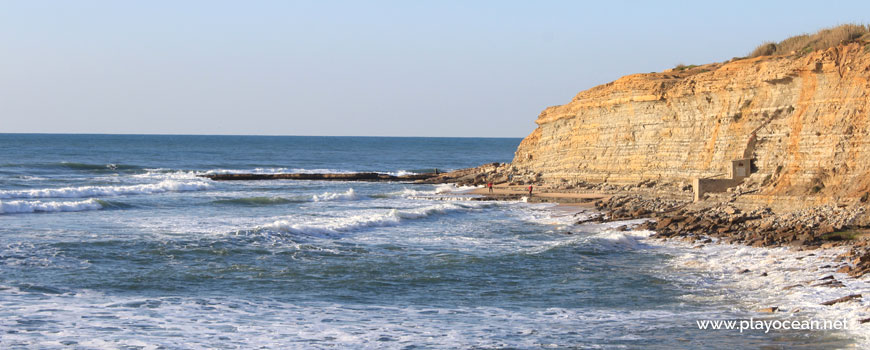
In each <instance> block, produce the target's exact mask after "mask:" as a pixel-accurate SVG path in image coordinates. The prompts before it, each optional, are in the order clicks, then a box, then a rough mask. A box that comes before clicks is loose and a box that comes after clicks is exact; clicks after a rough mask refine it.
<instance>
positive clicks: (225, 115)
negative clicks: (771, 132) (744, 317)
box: [0, 0, 870, 137]
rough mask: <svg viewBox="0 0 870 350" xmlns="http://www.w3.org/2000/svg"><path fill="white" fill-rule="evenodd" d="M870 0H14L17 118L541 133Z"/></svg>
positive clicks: (9, 110)
mask: <svg viewBox="0 0 870 350" xmlns="http://www.w3.org/2000/svg"><path fill="white" fill-rule="evenodd" d="M841 23H870V1H866V0H864V1H829V2H818V1H812V2H810V1H758V0H755V1H728V2H722V1H716V2H701V1H671V2H666V1H596V2H584V1H522V2H518V1H449V0H442V1H376V0H370V1H328V0H321V1H265V0H263V1H214V0H210V1H159V0H158V1H108V0H106V1H89V0H78V1H60V0H59V1H41V0H27V1H25V0H21V1H7V0H0V133H121V134H231V135H323V136H326V135H334V136H456V137H524V136H526V135H528V134H529V133H530V132H531V131H532V130H533V129H534V127H535V124H534V120H535V119H536V118H537V115H538V114H539V113H540V112H541V111H542V110H543V109H544V108H546V107H547V106H552V105H559V104H564V103H568V102H570V100H571V98H572V97H573V96H574V95H576V94H577V93H578V92H580V91H582V90H585V89H588V88H591V87H593V86H596V85H599V84H603V83H607V82H609V81H613V80H615V79H618V78H619V77H620V76H623V75H627V74H632V73H644V72H652V71H662V70H665V69H668V68H672V67H674V66H675V65H677V64H680V63H684V64H700V63H710V62H719V61H724V60H728V59H730V58H732V57H735V56H745V55H747V54H748V53H749V52H750V51H751V50H752V49H753V48H755V47H756V46H757V45H758V44H760V43H762V42H764V41H779V40H782V39H785V38H786V37H789V36H792V35H795V34H800V33H806V32H815V31H816V30H818V29H820V28H823V27H829V26H833V25H837V24H841Z"/></svg>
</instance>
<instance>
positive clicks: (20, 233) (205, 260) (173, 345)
mask: <svg viewBox="0 0 870 350" xmlns="http://www.w3.org/2000/svg"><path fill="white" fill-rule="evenodd" d="M519 141H520V140H519V139H466V138H357V137H235V136H135V135H130V136H112V135H8V134H7V135H3V134H0V150H2V152H0V347H2V348H18V347H20V348H67V347H73V348H132V349H140V348H141V349H164V348H165V349H187V348H239V349H249V348H259V347H265V348H299V349H311V348H328V349H334V348H347V349H360V348H376V349H377V348H396V349H426V348H481V349H495V348H521V349H526V348H605V349H611V348H616V349H623V348H624V349H635V348H662V349H694V348H700V347H704V348H719V349H735V348H741V349H742V348H764V349H779V348H808V349H811V348H816V347H817V346H819V345H822V346H827V347H832V348H836V347H841V346H844V345H846V344H848V343H849V341H848V339H843V338H841V337H839V336H837V335H836V334H827V333H814V334H809V335H808V334H806V333H776V334H763V333H757V332H756V333H747V334H738V333H736V331H699V330H698V329H697V327H696V326H695V321H694V320H696V319H699V318H739V317H744V316H746V310H744V309H743V308H740V307H735V305H737V304H739V300H736V299H735V298H734V297H729V296H728V295H725V292H724V291H723V290H721V289H717V288H718V287H716V285H715V283H706V282H704V281H706V280H707V279H709V276H706V275H705V274H703V272H697V273H696V272H691V271H686V270H681V269H676V268H673V267H672V266H671V265H670V264H669V261H670V260H671V259H672V256H673V254H675V251H674V250H673V249H667V248H661V247H658V246H656V245H653V244H650V243H648V242H646V241H645V240H644V239H642V235H638V234H632V233H623V232H618V231H615V230H613V229H612V228H613V227H615V226H618V225H619V223H616V224H610V225H585V226H573V225H571V223H572V222H574V221H575V220H576V219H577V218H579V216H576V215H574V214H575V212H573V211H563V210H556V209H554V208H553V207H552V206H549V205H541V204H527V203H521V202H478V201H465V200H445V199H446V198H445V194H444V193H445V192H449V191H452V190H456V189H453V188H450V186H444V185H442V186H433V185H414V184H405V183H354V182H319V181H289V180H282V181H254V182H213V181H210V180H207V179H203V178H199V177H197V176H196V175H198V174H208V173H226V172H264V173H268V172H303V171H311V172H349V171H377V172H385V173H393V174H397V173H408V172H422V171H430V170H431V169H434V168H438V169H441V170H450V169H456V168H463V167H470V166H476V165H479V164H482V163H487V162H494V161H498V162H506V161H510V160H511V158H512V156H513V151H514V150H515V149H516V146H517V145H518V143H519ZM454 199H455V198H454ZM582 215H583V214H581V216H582ZM569 233H570V234H569ZM699 281H700V282H704V283H699ZM701 285H703V286H705V287H703V288H702V287H699V286H701Z"/></svg>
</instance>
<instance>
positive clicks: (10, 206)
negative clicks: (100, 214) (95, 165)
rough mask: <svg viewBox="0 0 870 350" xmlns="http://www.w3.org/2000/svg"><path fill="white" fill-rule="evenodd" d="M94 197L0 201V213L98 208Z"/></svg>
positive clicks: (98, 202)
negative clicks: (67, 199)
mask: <svg viewBox="0 0 870 350" xmlns="http://www.w3.org/2000/svg"><path fill="white" fill-rule="evenodd" d="M100 209H103V205H102V204H100V201H98V200H96V199H88V200H84V201H71V202H42V201H0V214H18V213H36V212H62V211H85V210H100Z"/></svg>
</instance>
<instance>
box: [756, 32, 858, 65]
mask: <svg viewBox="0 0 870 350" xmlns="http://www.w3.org/2000/svg"><path fill="white" fill-rule="evenodd" d="M868 37H870V26H868V25H865V24H842V25H839V26H836V27H832V28H825V29H822V30H820V31H818V32H816V33H815V34H801V35H797V36H793V37H791V38H788V39H785V40H783V41H780V42H779V43H773V42H766V43H763V44H761V45H759V46H758V47H757V48H755V50H753V51H752V53H750V54H749V57H758V56H769V55H787V54H798V55H804V54H807V53H810V52H813V51H816V50H824V49H827V48H831V47H834V46H837V45H839V44H840V43H842V42H844V41H853V40H859V39H861V40H863V39H864V38H868Z"/></svg>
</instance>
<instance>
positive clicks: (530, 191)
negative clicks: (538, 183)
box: [529, 185, 532, 197]
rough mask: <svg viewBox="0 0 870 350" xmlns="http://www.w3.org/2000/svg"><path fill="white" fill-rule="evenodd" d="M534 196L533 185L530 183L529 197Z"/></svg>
mask: <svg viewBox="0 0 870 350" xmlns="http://www.w3.org/2000/svg"><path fill="white" fill-rule="evenodd" d="M531 196H532V185H529V197H531Z"/></svg>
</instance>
